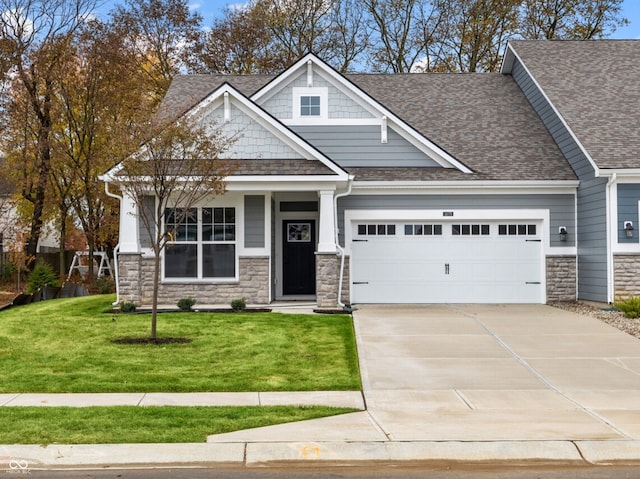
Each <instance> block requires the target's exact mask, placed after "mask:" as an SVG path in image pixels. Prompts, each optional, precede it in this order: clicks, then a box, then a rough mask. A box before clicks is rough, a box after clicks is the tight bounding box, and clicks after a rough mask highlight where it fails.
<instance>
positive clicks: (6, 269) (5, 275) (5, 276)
mask: <svg viewBox="0 0 640 479" xmlns="http://www.w3.org/2000/svg"><path fill="white" fill-rule="evenodd" d="M16 271H18V268H16V265H15V264H13V263H12V262H11V261H6V262H5V263H4V264H3V265H2V274H1V275H0V280H1V281H10V280H11V279H13V275H14V274H16Z"/></svg>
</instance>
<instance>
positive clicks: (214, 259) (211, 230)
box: [164, 207, 236, 279]
mask: <svg viewBox="0 0 640 479" xmlns="http://www.w3.org/2000/svg"><path fill="white" fill-rule="evenodd" d="M164 227H165V232H166V233H167V234H168V235H169V242H168V243H167V246H166V247H165V254H164V276H165V278H193V279H211V278H215V279H220V278H235V276H236V211H235V208H218V207H216V208H189V209H183V208H167V209H166V210H165V214H164Z"/></svg>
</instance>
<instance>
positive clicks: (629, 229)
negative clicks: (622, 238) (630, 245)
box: [624, 221, 633, 238]
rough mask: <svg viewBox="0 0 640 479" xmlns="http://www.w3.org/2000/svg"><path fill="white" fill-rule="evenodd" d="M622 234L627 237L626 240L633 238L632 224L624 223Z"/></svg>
mask: <svg viewBox="0 0 640 479" xmlns="http://www.w3.org/2000/svg"><path fill="white" fill-rule="evenodd" d="M624 232H625V234H626V235H627V238H631V237H633V222H632V221H625V222H624Z"/></svg>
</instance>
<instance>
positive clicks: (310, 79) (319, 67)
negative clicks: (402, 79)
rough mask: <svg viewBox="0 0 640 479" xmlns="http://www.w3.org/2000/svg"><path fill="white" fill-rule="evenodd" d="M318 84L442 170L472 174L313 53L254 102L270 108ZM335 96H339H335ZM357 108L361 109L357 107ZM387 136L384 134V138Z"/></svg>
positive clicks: (292, 109)
mask: <svg viewBox="0 0 640 479" xmlns="http://www.w3.org/2000/svg"><path fill="white" fill-rule="evenodd" d="M318 84H319V85H321V87H320V88H332V89H333V90H334V92H337V93H339V94H340V95H341V96H342V97H343V98H347V99H348V100H349V102H350V103H351V109H349V108H347V110H348V111H354V112H355V113H354V114H355V115H357V118H359V119H360V120H365V121H366V120H370V121H369V122H368V123H369V124H379V125H380V127H381V129H382V130H386V128H387V127H388V126H391V127H392V128H393V129H394V130H395V131H396V132H397V133H398V134H399V135H401V136H402V137H403V138H404V139H405V140H407V141H409V142H410V143H411V144H413V145H414V146H415V147H416V148H418V149H420V150H421V151H422V152H423V153H424V154H425V155H427V156H428V157H429V158H430V159H431V160H433V161H435V162H436V163H437V164H438V165H440V166H441V167H444V168H454V169H457V170H460V171H462V172H464V173H471V172H472V170H471V169H470V168H468V167H467V166H466V165H464V164H463V163H461V162H460V161H458V160H457V159H456V158H454V157H453V156H451V155H450V154H449V153H448V152H446V151H445V150H443V149H442V148H440V147H439V146H438V145H436V144H435V143H433V142H432V141H430V140H429V139H428V138H427V137H426V136H425V135H424V134H421V133H419V132H418V131H416V130H415V129H414V128H412V127H411V126H410V125H409V124H408V123H406V122H405V121H403V120H402V119H401V118H400V117H398V116H397V115H395V114H394V113H393V112H392V111H390V110H388V109H387V108H386V107H385V106H384V105H383V104H381V103H379V102H378V101H377V100H376V99H375V98H373V97H372V96H370V95H369V94H367V93H366V92H365V91H363V90H362V89H360V88H359V87H358V86H357V85H356V84H354V83H352V82H351V81H349V80H348V79H347V78H346V77H345V76H343V75H342V74H340V73H338V72H337V71H336V70H334V69H333V68H331V67H330V66H329V65H327V64H326V63H324V62H323V61H321V60H320V59H318V58H317V57H316V56H315V55H313V54H308V55H306V56H304V57H303V58H301V59H300V60H299V61H298V62H297V63H295V64H294V65H292V66H291V67H290V68H288V69H287V70H286V71H284V72H283V73H282V74H280V75H279V76H277V77H275V78H274V79H273V80H271V81H270V82H268V83H267V84H266V85H264V86H263V87H262V88H261V89H260V90H258V91H257V92H256V93H254V94H253V95H252V96H251V100H252V101H254V102H256V103H257V104H260V105H266V104H268V103H269V102H270V101H271V100H272V99H274V98H276V96H277V95H278V94H279V93H281V92H282V91H283V90H284V91H286V90H288V89H292V91H293V89H295V88H301V89H303V88H318V86H317V85H318ZM305 85H306V86H305ZM294 94H295V92H294ZM335 97H336V95H334V98H335ZM339 97H340V96H338V98H339ZM280 98H283V99H284V98H292V95H291V94H289V95H286V94H285V95H282V96H281V97H280ZM354 105H356V106H358V107H359V108H358V109H355V108H353V106H354ZM271 108H273V105H271ZM284 108H288V109H289V111H294V108H293V104H292V103H290V104H289V105H286V106H284ZM284 121H286V120H284ZM371 121H372V122H373V123H372V122H371ZM291 122H292V123H298V124H299V122H296V121H295V118H292V119H291ZM337 122H338V123H339V122H340V121H339V120H338V121H337ZM332 123H336V120H335V119H332ZM384 134H385V133H382V135H384Z"/></svg>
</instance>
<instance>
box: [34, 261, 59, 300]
mask: <svg viewBox="0 0 640 479" xmlns="http://www.w3.org/2000/svg"><path fill="white" fill-rule="evenodd" d="M45 286H60V281H59V279H58V276H57V275H56V273H55V272H54V271H53V267H52V266H51V265H50V264H49V263H47V262H46V261H44V260H38V261H37V262H36V264H35V266H34V267H33V271H31V274H30V275H29V286H28V288H27V293H29V294H32V293H35V292H36V291H38V290H39V289H41V288H44V287H45Z"/></svg>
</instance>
